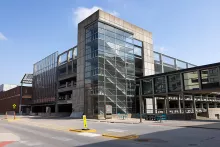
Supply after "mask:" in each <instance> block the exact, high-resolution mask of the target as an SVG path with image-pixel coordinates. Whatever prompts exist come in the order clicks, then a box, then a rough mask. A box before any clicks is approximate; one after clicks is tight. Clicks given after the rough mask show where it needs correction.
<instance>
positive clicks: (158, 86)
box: [154, 76, 166, 93]
mask: <svg viewBox="0 0 220 147" xmlns="http://www.w3.org/2000/svg"><path fill="white" fill-rule="evenodd" d="M154 89H155V93H165V92H166V83H165V77H164V76H162V77H157V78H155V81H154Z"/></svg>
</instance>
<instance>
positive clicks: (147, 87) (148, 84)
mask: <svg viewBox="0 0 220 147" xmlns="http://www.w3.org/2000/svg"><path fill="white" fill-rule="evenodd" d="M152 93H153V87H152V79H146V80H143V81H142V94H143V95H147V94H152Z"/></svg>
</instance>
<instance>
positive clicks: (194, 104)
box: [192, 96, 197, 115]
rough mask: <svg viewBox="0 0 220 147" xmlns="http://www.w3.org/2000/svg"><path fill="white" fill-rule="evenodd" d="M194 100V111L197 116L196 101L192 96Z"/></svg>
mask: <svg viewBox="0 0 220 147" xmlns="http://www.w3.org/2000/svg"><path fill="white" fill-rule="evenodd" d="M192 98H193V111H194V114H195V115H197V112H196V101H195V98H194V96H192Z"/></svg>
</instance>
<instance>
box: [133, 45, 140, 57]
mask: <svg viewBox="0 0 220 147" xmlns="http://www.w3.org/2000/svg"><path fill="white" fill-rule="evenodd" d="M134 54H135V55H138V56H142V48H140V47H136V46H135V47H134Z"/></svg>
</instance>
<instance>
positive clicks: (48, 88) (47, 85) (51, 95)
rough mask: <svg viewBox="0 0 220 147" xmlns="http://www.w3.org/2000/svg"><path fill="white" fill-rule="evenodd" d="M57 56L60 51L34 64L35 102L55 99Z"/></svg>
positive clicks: (46, 101)
mask: <svg viewBox="0 0 220 147" xmlns="http://www.w3.org/2000/svg"><path fill="white" fill-rule="evenodd" d="M57 56H58V52H55V53H53V54H51V55H49V56H48V57H46V58H44V59H43V60H41V61H39V62H37V63H35V64H34V70H33V85H32V87H33V103H48V102H54V101H55V98H56V78H57V77H56V67H57Z"/></svg>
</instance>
